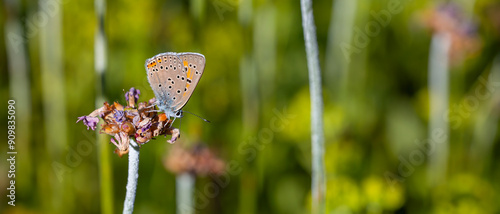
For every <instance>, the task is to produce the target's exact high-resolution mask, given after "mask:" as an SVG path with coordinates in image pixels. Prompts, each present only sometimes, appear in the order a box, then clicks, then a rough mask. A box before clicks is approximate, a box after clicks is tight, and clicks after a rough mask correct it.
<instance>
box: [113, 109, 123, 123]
mask: <svg viewBox="0 0 500 214" xmlns="http://www.w3.org/2000/svg"><path fill="white" fill-rule="evenodd" d="M114 117H115V120H116V122H118V123H121V122H123V121H124V120H125V112H124V111H120V110H116V111H115V114H114Z"/></svg>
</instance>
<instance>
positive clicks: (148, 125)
mask: <svg viewBox="0 0 500 214" xmlns="http://www.w3.org/2000/svg"><path fill="white" fill-rule="evenodd" d="M150 128H151V122H148V123H146V124H145V125H144V126H142V127H141V131H142V132H146V131H147V130H149V129H150Z"/></svg>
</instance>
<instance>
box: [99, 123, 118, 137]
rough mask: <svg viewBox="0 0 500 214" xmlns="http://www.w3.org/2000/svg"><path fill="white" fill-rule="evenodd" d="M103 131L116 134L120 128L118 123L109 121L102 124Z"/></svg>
mask: <svg viewBox="0 0 500 214" xmlns="http://www.w3.org/2000/svg"><path fill="white" fill-rule="evenodd" d="M101 131H102V132H104V133H106V134H109V135H115V134H117V133H118V132H119V131H120V129H119V127H118V125H117V124H114V123H107V124H103V125H102V128H101Z"/></svg>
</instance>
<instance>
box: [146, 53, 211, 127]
mask: <svg viewBox="0 0 500 214" xmlns="http://www.w3.org/2000/svg"><path fill="white" fill-rule="evenodd" d="M145 67H146V72H147V76H148V81H149V84H150V86H151V89H153V92H154V94H155V96H156V103H155V104H156V105H157V106H158V109H159V110H160V111H163V112H164V113H165V114H166V116H167V117H168V118H171V117H174V118H179V117H182V108H183V107H184V106H185V105H186V103H187V102H188V100H189V98H190V97H191V95H192V94H193V91H194V89H195V88H196V86H197V85H198V82H199V81H200V78H201V76H202V74H203V71H204V69H205V56H203V55H202V54H198V53H174V52H167V53H161V54H158V55H156V56H154V57H151V58H149V59H147V60H146V64H145Z"/></svg>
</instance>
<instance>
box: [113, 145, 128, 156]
mask: <svg viewBox="0 0 500 214" xmlns="http://www.w3.org/2000/svg"><path fill="white" fill-rule="evenodd" d="M114 153H115V154H117V155H118V156H119V157H122V156H123V155H125V154H128V147H127V150H125V151H122V150H119V149H118V148H116V149H115V151H114Z"/></svg>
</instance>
